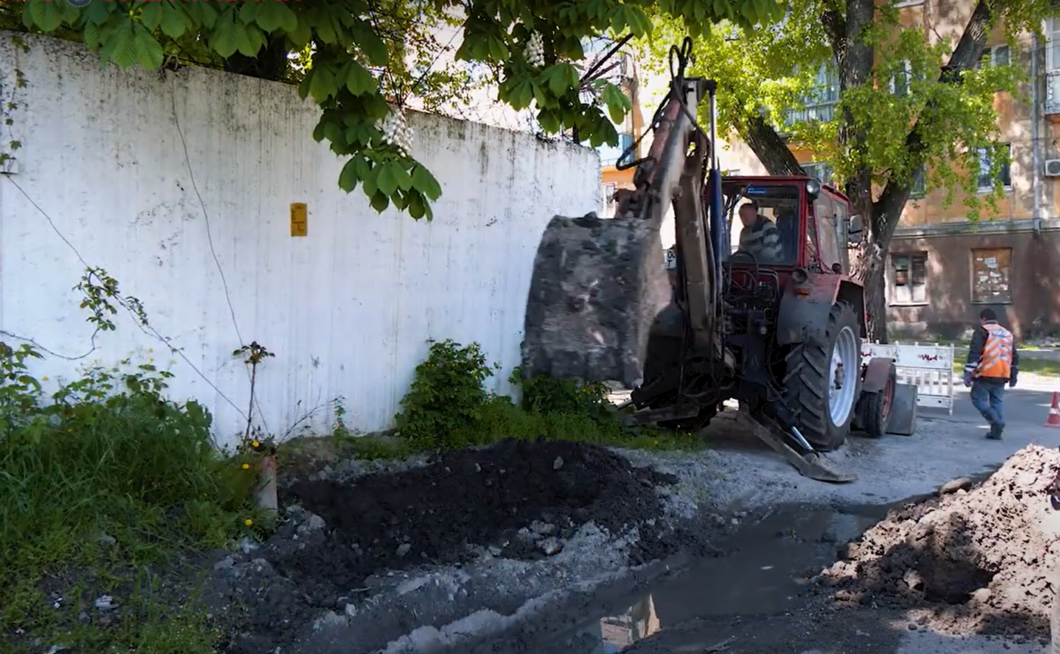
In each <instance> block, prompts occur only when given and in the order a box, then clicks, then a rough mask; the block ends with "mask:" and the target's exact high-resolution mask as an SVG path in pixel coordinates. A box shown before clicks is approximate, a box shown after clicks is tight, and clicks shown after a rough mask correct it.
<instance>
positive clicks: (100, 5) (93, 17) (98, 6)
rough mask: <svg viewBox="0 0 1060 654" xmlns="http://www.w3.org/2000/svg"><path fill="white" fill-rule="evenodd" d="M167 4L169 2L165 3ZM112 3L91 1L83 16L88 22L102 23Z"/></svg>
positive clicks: (108, 16) (108, 13)
mask: <svg viewBox="0 0 1060 654" xmlns="http://www.w3.org/2000/svg"><path fill="white" fill-rule="evenodd" d="M166 4H167V5H168V4H169V3H166ZM112 6H113V5H112V4H111V3H108V2H91V3H89V5H88V7H86V8H85V18H86V19H87V21H88V22H89V23H93V24H95V25H102V24H103V23H105V22H107V21H108V20H109V19H110V8H111V7H112Z"/></svg>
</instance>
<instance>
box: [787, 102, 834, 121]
mask: <svg viewBox="0 0 1060 654" xmlns="http://www.w3.org/2000/svg"><path fill="white" fill-rule="evenodd" d="M838 104H839V103H838V102H826V103H823V104H815V105H808V106H806V107H803V108H802V109H792V110H791V111H788V114H787V116H785V117H784V118H785V120H784V124H785V127H790V126H791V125H794V124H795V123H808V122H810V121H814V120H816V121H820V122H822V123H827V122H829V121H831V120H832V119H833V118H835V108H836V106H837V105H838Z"/></svg>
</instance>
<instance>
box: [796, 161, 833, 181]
mask: <svg viewBox="0 0 1060 654" xmlns="http://www.w3.org/2000/svg"><path fill="white" fill-rule="evenodd" d="M802 172H804V173H806V175H807V176H808V177H813V178H815V179H816V180H817V181H819V182H820V183H822V184H827V185H828V186H831V185H832V166H831V165H830V164H828V163H826V162H823V161H816V162H813V163H807V164H802Z"/></svg>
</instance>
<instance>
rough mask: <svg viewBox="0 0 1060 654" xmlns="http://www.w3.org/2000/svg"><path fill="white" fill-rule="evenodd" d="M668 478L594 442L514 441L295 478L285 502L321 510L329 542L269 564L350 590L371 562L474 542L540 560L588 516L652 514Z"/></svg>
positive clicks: (600, 519) (620, 519)
mask: <svg viewBox="0 0 1060 654" xmlns="http://www.w3.org/2000/svg"><path fill="white" fill-rule="evenodd" d="M675 482H676V478H674V477H671V476H669V475H663V474H661V473H658V472H655V471H653V470H650V469H646V468H634V467H633V466H632V465H631V464H630V463H629V461H628V460H626V459H625V458H623V457H621V456H619V455H617V454H614V453H612V452H610V451H608V450H606V449H604V448H601V447H596V446H593V445H587V444H584V443H569V442H538V443H529V442H525V441H514V440H511V441H504V442H501V443H499V444H497V445H495V446H492V447H489V448H485V449H479V450H463V451H457V452H451V453H447V454H443V455H440V456H439V457H438V458H436V459H435V460H434V461H432V462H430V463H429V464H428V465H426V466H423V467H418V468H412V469H409V470H404V471H401V472H395V473H385V474H372V475H368V476H365V477H361V478H359V479H356V480H354V481H353V482H352V483H350V484H342V483H339V482H336V481H330V480H325V481H299V482H295V483H294V484H292V485H291V486H290V488H289V489H288V490H287V492H286V495H287V496H286V497H284V498H283V503H284V504H290V503H297V504H299V505H300V506H302V507H303V508H304V509H305V510H307V511H309V512H311V513H313V514H316V515H317V516H319V517H320V518H323V520H324V522H325V523H326V524H327V527H328V529H329V530H332V531H331V533H330V535H329V538H328V540H329V541H330V542H329V544H328V545H329V546H328V547H327V548H325V549H323V550H321V551H318V552H315V553H308V552H306V551H305V550H300V551H298V552H297V554H296V555H295V556H296V560H294V561H285V560H273V563H274V564H276V565H278V566H279V567H280V568H286V569H285V570H284V572H288V573H291V575H292V577H299V576H305V575H308V576H312V577H316V578H318V579H326V580H330V581H331V582H332V583H334V584H335V585H337V586H340V587H342V586H344V587H346V588H350V587H353V586H355V585H357V584H358V583H360V582H361V581H362V580H363V579H365V578H366V577H368V576H369V575H371V574H372V573H374V572H377V571H380V570H385V569H401V568H407V567H410V566H412V565H417V564H424V563H455V562H459V561H462V560H466V559H467V558H469V557H470V556H472V555H473V554H474V548H473V546H476V545H477V546H492V550H493V554H494V555H495V556H499V555H503V556H506V557H509V558H524V559H525V558H538V557H543V556H547V555H549V554H553V553H555V552H556V551H558V550H559V549H560V548H561V546H562V539H563V538H564V537H569V536H570V535H572V534H573V532H574V531H575V530H576V529H577V528H578V527H581V526H582V525H584V524H586V523H588V522H594V523H595V524H596V525H598V526H600V527H602V528H604V529H607V530H608V531H610V532H611V533H613V534H616V535H617V534H618V533H620V532H621V531H622V530H623V529H625V528H627V527H632V526H634V525H635V524H637V523H640V522H641V521H644V520H647V519H650V518H653V517H656V516H658V515H659V514H660V513H661V512H662V507H661V504H660V500H659V496H658V494H657V493H656V491H655V485H657V484H673V483H675ZM497 550H500V551H497ZM307 554H311V555H310V556H308V557H307ZM288 563H290V565H288Z"/></svg>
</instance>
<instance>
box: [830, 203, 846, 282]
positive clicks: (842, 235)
mask: <svg viewBox="0 0 1060 654" xmlns="http://www.w3.org/2000/svg"><path fill="white" fill-rule="evenodd" d="M832 206H833V207H835V222H836V227H837V230H836V237H837V238H838V240H839V262H840V263H841V264H843V272H844V273H848V272H849V271H850V248H849V246H848V243H849V242H850V222H849V221H848V220H847V205H846V204H845V203H843V202H842V201H841V200H838V199H833V200H832Z"/></svg>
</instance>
